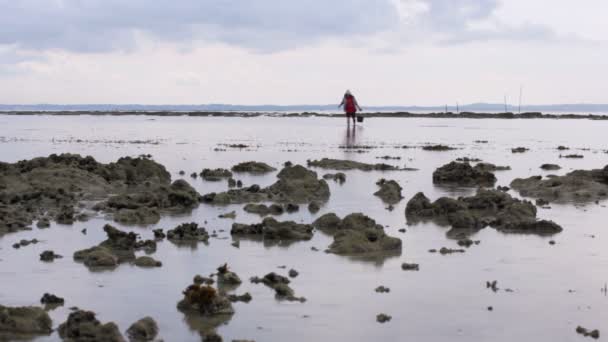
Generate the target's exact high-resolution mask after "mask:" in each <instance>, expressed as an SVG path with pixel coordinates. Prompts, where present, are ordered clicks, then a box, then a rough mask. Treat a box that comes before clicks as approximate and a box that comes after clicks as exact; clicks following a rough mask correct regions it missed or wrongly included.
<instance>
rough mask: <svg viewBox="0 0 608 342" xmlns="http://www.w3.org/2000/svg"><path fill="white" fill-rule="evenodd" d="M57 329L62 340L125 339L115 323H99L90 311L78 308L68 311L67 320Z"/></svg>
mask: <svg viewBox="0 0 608 342" xmlns="http://www.w3.org/2000/svg"><path fill="white" fill-rule="evenodd" d="M57 330H58V332H59V336H60V337H61V338H62V339H63V340H64V341H73V342H86V341H91V342H93V341H107V342H124V341H125V339H124V337H123V336H122V335H121V333H120V330H119V329H118V326H117V325H116V323H114V322H109V323H105V324H101V322H99V321H98V320H97V318H95V313H94V312H92V311H84V310H78V311H74V312H72V313H70V315H69V316H68V319H67V321H66V322H64V323H62V324H61V325H60V326H59V328H58V329H57Z"/></svg>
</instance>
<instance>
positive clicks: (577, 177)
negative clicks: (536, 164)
mask: <svg viewBox="0 0 608 342" xmlns="http://www.w3.org/2000/svg"><path fill="white" fill-rule="evenodd" d="M511 188H513V189H514V190H517V191H518V192H519V194H520V195H522V196H524V197H532V198H535V199H542V200H544V201H547V202H561V203H565V202H583V203H584V202H592V201H597V200H602V199H606V198H608V166H606V167H604V168H603V169H596V170H576V171H572V172H570V173H567V174H566V175H563V176H554V177H551V178H543V177H542V176H532V177H529V178H517V179H514V180H513V181H512V182H511Z"/></svg>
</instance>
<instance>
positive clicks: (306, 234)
mask: <svg viewBox="0 0 608 342" xmlns="http://www.w3.org/2000/svg"><path fill="white" fill-rule="evenodd" d="M230 234H232V236H235V237H239V236H241V237H242V236H245V237H247V236H251V237H259V238H262V239H264V240H274V241H277V242H280V241H284V242H289V241H298V240H310V239H311V238H312V236H313V227H312V226H311V225H309V224H301V223H296V222H294V221H284V222H280V221H277V220H275V219H274V218H272V217H267V218H265V219H264V220H263V221H262V222H261V223H255V224H241V223H233V224H232V229H231V230H230Z"/></svg>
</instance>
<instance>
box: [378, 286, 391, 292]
mask: <svg viewBox="0 0 608 342" xmlns="http://www.w3.org/2000/svg"><path fill="white" fill-rule="evenodd" d="M375 291H376V292H378V293H389V292H391V289H389V288H388V287H384V286H382V285H381V286H378V287H376V290H375Z"/></svg>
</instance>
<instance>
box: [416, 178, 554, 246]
mask: <svg viewBox="0 0 608 342" xmlns="http://www.w3.org/2000/svg"><path fill="white" fill-rule="evenodd" d="M405 215H406V218H407V220H408V224H412V223H416V222H418V221H424V220H432V221H435V222H437V223H439V224H444V225H450V226H451V227H452V230H451V231H449V232H448V236H449V237H452V238H457V239H461V238H463V237H466V236H468V235H470V234H473V233H475V232H477V231H479V230H480V229H483V228H485V227H487V226H490V227H492V228H495V229H497V230H499V231H502V232H507V233H529V234H538V235H552V234H556V233H559V232H561V231H562V228H561V227H560V226H559V225H558V224H556V223H555V222H553V221H547V220H538V219H537V217H536V207H535V206H534V204H532V203H531V202H529V201H521V200H519V199H516V198H513V197H511V196H510V195H509V194H507V193H505V192H502V191H498V190H484V189H479V190H478V191H477V194H476V195H474V196H470V197H459V198H457V199H454V198H449V197H441V198H439V199H437V200H436V201H435V202H431V201H430V200H429V199H428V198H427V197H426V196H425V195H424V194H423V193H421V192H420V193H417V194H416V195H415V196H414V197H413V198H412V199H410V200H409V202H408V203H407V207H406V209H405Z"/></svg>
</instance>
